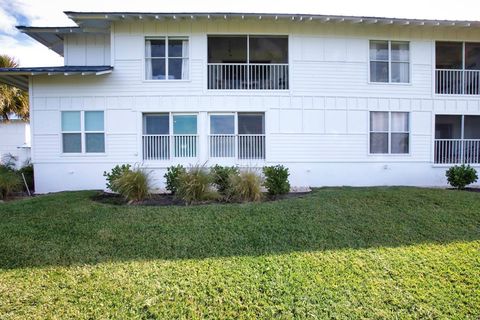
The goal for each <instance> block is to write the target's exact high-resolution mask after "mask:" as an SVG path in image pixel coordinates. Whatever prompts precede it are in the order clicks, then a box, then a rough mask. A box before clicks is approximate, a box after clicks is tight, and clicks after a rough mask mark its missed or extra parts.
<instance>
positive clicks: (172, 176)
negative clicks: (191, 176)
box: [163, 164, 186, 194]
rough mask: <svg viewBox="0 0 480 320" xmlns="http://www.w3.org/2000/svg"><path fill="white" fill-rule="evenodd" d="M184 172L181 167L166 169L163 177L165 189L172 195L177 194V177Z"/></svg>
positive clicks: (183, 168)
mask: <svg viewBox="0 0 480 320" xmlns="http://www.w3.org/2000/svg"><path fill="white" fill-rule="evenodd" d="M185 172H186V170H185V167H183V166H182V165H180V164H179V165H176V166H171V167H168V168H167V172H166V173H165V175H164V176H163V177H164V178H165V180H166V182H165V188H166V189H167V190H168V191H170V192H171V193H172V194H175V193H177V189H178V183H179V177H180V176H181V175H182V174H184V173H185Z"/></svg>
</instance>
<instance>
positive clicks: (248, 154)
mask: <svg viewBox="0 0 480 320" xmlns="http://www.w3.org/2000/svg"><path fill="white" fill-rule="evenodd" d="M209 150H210V152H209V154H210V157H212V158H232V157H236V158H238V159H264V158H265V114H264V113H260V112H238V113H223V114H210V137H209Z"/></svg>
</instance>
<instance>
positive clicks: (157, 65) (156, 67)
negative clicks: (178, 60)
mask: <svg viewBox="0 0 480 320" xmlns="http://www.w3.org/2000/svg"><path fill="white" fill-rule="evenodd" d="M150 61H151V64H152V78H151V79H165V59H152V60H150ZM147 73H148V69H147ZM148 78H149V77H148V76H147V79H148Z"/></svg>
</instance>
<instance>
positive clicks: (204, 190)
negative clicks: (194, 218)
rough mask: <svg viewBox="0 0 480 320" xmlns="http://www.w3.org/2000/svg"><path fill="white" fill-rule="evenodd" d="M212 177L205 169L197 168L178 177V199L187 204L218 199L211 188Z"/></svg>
mask: <svg viewBox="0 0 480 320" xmlns="http://www.w3.org/2000/svg"><path fill="white" fill-rule="evenodd" d="M211 183H212V177H211V175H210V174H209V172H208V170H206V169H205V168H204V167H200V166H195V167H191V168H190V169H188V170H186V171H184V172H183V173H181V174H180V175H179V176H178V183H177V185H176V188H177V189H176V197H177V198H179V199H182V200H183V201H185V202H186V203H187V204H192V203H198V202H201V201H206V200H213V199H216V198H217V193H216V192H215V191H213V190H212V187H211Z"/></svg>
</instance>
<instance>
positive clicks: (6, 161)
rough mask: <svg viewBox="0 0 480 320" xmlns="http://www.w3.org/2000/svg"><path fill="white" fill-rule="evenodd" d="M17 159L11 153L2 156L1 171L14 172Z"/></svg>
mask: <svg viewBox="0 0 480 320" xmlns="http://www.w3.org/2000/svg"><path fill="white" fill-rule="evenodd" d="M17 161H18V157H16V156H14V155H13V154H11V153H6V154H4V155H3V156H2V162H1V164H0V166H1V167H2V169H1V171H4V170H6V171H15V169H16V166H17Z"/></svg>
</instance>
